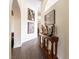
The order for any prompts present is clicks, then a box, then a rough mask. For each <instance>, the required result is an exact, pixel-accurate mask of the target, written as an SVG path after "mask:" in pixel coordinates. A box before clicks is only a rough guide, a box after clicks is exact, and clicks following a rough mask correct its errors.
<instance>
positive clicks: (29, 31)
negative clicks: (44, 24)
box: [27, 22, 34, 34]
mask: <svg viewBox="0 0 79 59" xmlns="http://www.w3.org/2000/svg"><path fill="white" fill-rule="evenodd" d="M27 25H28V29H27V33H28V34H31V33H34V23H33V22H28V23H27Z"/></svg>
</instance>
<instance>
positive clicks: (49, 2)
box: [45, 0, 58, 11]
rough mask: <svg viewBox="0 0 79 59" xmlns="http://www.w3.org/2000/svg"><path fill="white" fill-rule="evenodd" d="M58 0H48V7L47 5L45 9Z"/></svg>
mask: <svg viewBox="0 0 79 59" xmlns="http://www.w3.org/2000/svg"><path fill="white" fill-rule="evenodd" d="M57 1H58V0H48V1H47V4H46V7H45V11H46V10H48V9H49V8H50V7H51V6H52V5H54V4H55V3H56V2H57Z"/></svg>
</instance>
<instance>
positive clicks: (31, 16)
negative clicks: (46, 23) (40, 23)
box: [28, 8, 35, 21]
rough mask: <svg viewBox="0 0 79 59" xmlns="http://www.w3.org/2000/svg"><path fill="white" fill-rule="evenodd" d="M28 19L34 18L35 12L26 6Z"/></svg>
mask: <svg viewBox="0 0 79 59" xmlns="http://www.w3.org/2000/svg"><path fill="white" fill-rule="evenodd" d="M28 20H33V21H34V20H35V12H34V11H33V10H31V9H30V8H28Z"/></svg>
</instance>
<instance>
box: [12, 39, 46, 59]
mask: <svg viewBox="0 0 79 59" xmlns="http://www.w3.org/2000/svg"><path fill="white" fill-rule="evenodd" d="M12 59H47V57H46V56H45V54H44V52H43V50H42V49H41V48H40V47H39V44H38V39H33V40H31V41H27V42H25V43H24V44H23V45H22V47H19V48H14V49H13V53H12Z"/></svg>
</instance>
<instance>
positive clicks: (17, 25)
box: [10, 0, 21, 48]
mask: <svg viewBox="0 0 79 59" xmlns="http://www.w3.org/2000/svg"><path fill="white" fill-rule="evenodd" d="M11 10H13V13H14V16H12V15H11V19H10V20H11V23H10V25H11V27H10V28H11V32H14V48H16V47H20V45H21V12H20V7H19V4H18V1H17V0H13V2H12V8H11ZM10 12H11V11H10Z"/></svg>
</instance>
